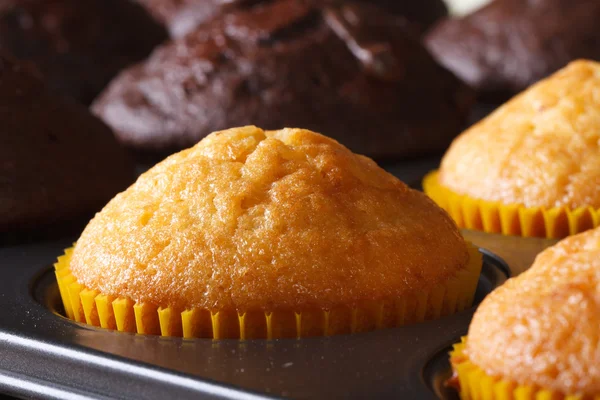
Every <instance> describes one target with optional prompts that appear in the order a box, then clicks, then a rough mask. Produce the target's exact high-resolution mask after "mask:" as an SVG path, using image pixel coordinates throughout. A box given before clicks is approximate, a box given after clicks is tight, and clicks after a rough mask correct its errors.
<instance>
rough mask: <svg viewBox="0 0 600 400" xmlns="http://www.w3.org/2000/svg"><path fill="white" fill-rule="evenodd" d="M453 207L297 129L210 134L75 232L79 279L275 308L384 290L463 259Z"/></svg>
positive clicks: (144, 293) (384, 293) (369, 296)
mask: <svg viewBox="0 0 600 400" xmlns="http://www.w3.org/2000/svg"><path fill="white" fill-rule="evenodd" d="M468 260H469V255H468V252H467V246H466V243H465V242H464V240H463V238H462V237H461V235H460V233H459V232H458V230H457V228H456V226H455V225H454V223H453V222H452V221H451V219H450V218H449V217H448V215H447V214H446V213H445V212H444V211H442V210H441V209H440V208H438V207H437V206H436V205H435V204H433V202H431V201H430V200H429V199H427V198H426V197H425V195H423V194H422V193H420V192H417V191H415V190H412V189H410V188H408V187H407V186H406V185H405V184H403V183H402V182H400V181H399V180H397V179H396V178H394V177H393V176H392V175H390V174H388V173H386V172H385V171H384V170H382V169H381V168H379V167H378V166H377V165H376V164H375V163H374V162H373V161H372V160H370V159H368V158H366V157H363V156H359V155H355V154H353V153H352V152H350V151H349V150H348V149H347V148H345V147H343V146H342V145H340V144H339V143H338V142H336V141H334V140H332V139H329V138H327V137H325V136H322V135H320V134H317V133H314V132H310V131H307V130H302V129H283V130H280V131H273V132H265V131H263V130H261V129H259V128H256V127H252V126H250V127H244V128H235V129H230V130H226V131H222V132H217V133H214V134H212V135H210V136H208V137H207V138H205V139H204V140H202V141H201V142H200V143H198V144H197V145H196V146H194V147H193V148H190V149H188V150H185V151H182V152H180V153H178V154H175V155H173V156H171V157H169V158H167V159H166V160H165V161H163V162H161V163H160V164H158V165H156V166H155V167H154V168H152V169H150V170H149V171H148V172H146V173H145V174H143V175H142V176H141V177H140V178H139V179H138V181H137V182H136V183H135V184H134V185H132V186H131V187H130V188H129V189H128V190H127V191H125V192H123V193H121V194H119V195H117V196H116V197H115V198H114V199H113V200H112V201H111V202H110V203H109V204H108V205H107V206H106V207H105V208H104V209H103V210H102V211H101V212H100V213H98V214H97V215H96V217H95V218H94V219H93V220H92V221H91V222H90V223H89V225H88V226H87V228H86V229H85V231H84V232H83V234H82V236H81V238H80V239H79V241H78V242H77V245H76V247H75V251H74V254H73V258H72V262H71V270H72V273H73V275H74V276H75V278H76V279H77V281H78V282H79V283H81V284H83V285H84V286H86V287H87V288H89V289H96V290H99V291H100V292H102V293H104V294H108V295H115V296H128V297H130V298H132V299H133V300H135V301H141V302H148V303H151V304H154V305H156V306H172V307H178V308H191V307H198V308H206V309H209V310H216V311H218V310H222V309H237V310H244V311H247V310H266V311H268V310H270V309H271V310H272V309H273V308H274V307H277V309H286V308H287V309H293V310H299V311H301V310H302V309H304V308H312V307H315V306H317V307H329V306H335V305H351V304H352V303H355V302H360V301H363V300H378V299H389V298H390V297H394V296H401V295H403V294H406V293H407V292H409V291H413V290H427V289H430V288H433V287H434V286H435V285H437V284H440V283H444V282H446V280H447V279H449V278H451V277H454V276H455V275H456V274H457V273H458V272H459V271H462V270H463V269H464V268H465V267H466V264H467V263H468Z"/></svg>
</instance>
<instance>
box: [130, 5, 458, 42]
mask: <svg viewBox="0 0 600 400" xmlns="http://www.w3.org/2000/svg"><path fill="white" fill-rule="evenodd" d="M136 1H137V2H138V3H140V4H141V5H142V6H144V7H145V8H146V9H148V11H149V12H150V13H151V14H152V15H153V16H154V17H155V18H156V19H157V20H158V21H159V22H160V23H162V24H164V25H165V26H166V27H167V29H168V30H169V32H170V33H171V36H172V37H181V36H184V35H185V34H187V33H190V32H191V31H193V30H194V29H196V28H197V27H198V26H200V25H201V24H202V23H203V22H206V21H208V20H209V19H211V18H212V17H214V16H216V15H218V14H221V13H224V12H230V11H232V10H235V9H240V8H250V7H252V6H255V5H257V4H260V3H266V2H267V1H268V0H136ZM306 1H313V2H315V3H316V2H318V1H321V0H306ZM322 1H329V2H334V1H337V0H322ZM364 1H365V2H367V1H368V2H370V3H372V4H375V5H378V6H381V7H384V8H385V9H386V10H387V11H391V12H393V13H395V14H397V15H401V16H404V17H406V18H407V19H408V20H409V21H410V22H411V23H413V24H415V26H416V27H417V29H420V30H425V29H426V28H427V27H429V26H430V25H431V24H433V23H434V22H435V21H436V20H437V19H439V18H442V17H443V16H445V15H446V14H447V9H446V5H445V4H444V2H443V1H442V0H419V1H410V0H408V1H407V0H364Z"/></svg>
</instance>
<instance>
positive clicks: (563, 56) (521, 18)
mask: <svg viewBox="0 0 600 400" xmlns="http://www.w3.org/2000/svg"><path fill="white" fill-rule="evenodd" d="M598 20H600V2H598V1H597V0H580V1H571V0H536V1H525V0H495V1H493V2H491V3H490V4H489V5H487V6H485V7H484V8H482V9H480V10H478V11H475V12H474V13H472V14H469V15H466V16H464V17H461V18H449V19H446V20H443V21H440V22H439V23H438V24H437V25H436V26H435V27H434V28H433V29H432V31H430V32H429V33H428V35H427V37H426V39H425V41H426V44H427V47H428V48H429V50H430V51H431V52H432V53H433V55H434V56H435V58H436V59H437V60H438V61H439V62H441V63H442V65H444V66H445V67H447V68H448V69H450V70H451V71H453V72H454V73H455V74H456V75H457V76H459V77H460V78H461V79H463V80H464V81H465V82H467V83H469V84H470V85H471V86H473V87H474V88H475V89H477V90H478V92H479V93H480V95H481V96H482V98H483V99H485V100H487V101H496V100H505V99H506V98H508V97H510V96H512V95H513V94H515V93H518V92H520V91H521V90H523V89H525V88H526V87H527V86H529V85H531V84H532V83H535V82H536V81H538V80H540V79H542V78H544V77H546V76H548V75H550V74H551V73H553V72H555V71H557V70H558V69H560V68H562V67H564V66H565V65H566V64H567V63H568V62H570V61H572V60H575V59H578V58H588V59H594V60H598V59H600V30H599V29H598V26H597V22H598Z"/></svg>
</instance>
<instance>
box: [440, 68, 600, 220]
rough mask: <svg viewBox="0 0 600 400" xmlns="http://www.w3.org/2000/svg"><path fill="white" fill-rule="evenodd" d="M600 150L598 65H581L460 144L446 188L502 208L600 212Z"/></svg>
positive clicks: (452, 152)
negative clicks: (566, 208) (514, 205)
mask: <svg viewBox="0 0 600 400" xmlns="http://www.w3.org/2000/svg"><path fill="white" fill-rule="evenodd" d="M599 146H600V64H599V63H596V62H592V61H576V62H573V63H571V64H569V65H568V66H567V67H566V68H564V69H563V70H561V71H559V72H557V73H556V74H555V75H553V76H551V77H550V78H548V79H546V80H544V81H542V82H540V83H538V84H536V85H534V86H532V87H531V88H530V89H528V90H526V91H525V92H523V93H522V94H520V95H519V96H517V97H515V98H514V99H512V100H510V101H509V102H508V103H506V104H505V105H503V106H502V107H500V108H499V109H498V110H496V111H495V112H494V113H492V114H491V115H490V116H489V117H487V118H485V119H484V120H482V121H481V122H479V123H478V124H476V125H474V126H473V127H472V128H470V129H469V130H467V131H466V132H464V133H463V134H462V135H460V136H459V137H458V138H457V139H455V141H454V143H453V144H452V146H451V147H450V149H449V150H448V152H447V153H446V155H445V156H444V159H443V160H442V166H441V168H440V183H441V184H443V185H444V186H446V187H448V188H449V189H451V190H453V191H454V192H457V193H460V194H466V195H469V196H470V197H473V198H477V199H483V200H488V201H500V202H502V203H504V204H523V205H525V206H526V207H537V206H542V207H557V206H569V207H572V208H576V207H584V206H592V207H595V208H600V149H599Z"/></svg>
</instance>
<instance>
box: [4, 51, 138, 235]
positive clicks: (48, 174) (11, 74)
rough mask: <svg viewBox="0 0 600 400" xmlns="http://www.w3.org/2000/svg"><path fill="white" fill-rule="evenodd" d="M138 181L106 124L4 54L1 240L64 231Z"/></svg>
mask: <svg viewBox="0 0 600 400" xmlns="http://www.w3.org/2000/svg"><path fill="white" fill-rule="evenodd" d="M133 179H134V174H133V165H132V163H131V162H130V160H129V159H128V158H127V156H126V153H125V152H124V150H123V149H122V148H121V147H120V146H119V144H118V143H117V141H116V140H115V138H114V137H113V135H112V132H111V131H110V129H109V128H108V127H106V125H104V124H103V123H102V122H101V121H100V120H98V119H97V118H95V117H94V116H93V115H91V114H90V113H89V111H88V110H87V109H86V108H85V107H84V106H82V105H79V104H76V103H75V102H72V101H71V100H64V99H62V98H59V97H55V96H53V95H52V94H49V93H48V91H47V90H46V88H45V87H44V85H43V83H42V82H41V81H40V80H39V79H38V78H37V77H35V76H34V75H32V74H31V73H30V71H28V70H27V68H26V67H25V66H23V65H22V64H19V63H17V62H16V61H14V60H13V59H12V58H8V57H7V56H5V55H0V237H8V236H11V237H12V235H13V234H14V235H16V236H20V234H26V233H27V234H29V233H30V232H31V231H33V230H35V231H42V230H44V228H49V229H50V230H51V231H53V232H54V231H62V224H63V223H64V224H69V223H71V222H73V221H75V220H77V219H78V218H80V217H87V216H88V215H89V214H92V213H93V212H95V211H97V210H98V209H100V208H101V207H102V206H103V205H104V203H106V202H107V201H108V200H109V199H110V198H111V197H112V196H113V195H114V194H115V193H117V192H118V191H120V190H122V189H124V188H126V187H127V185H128V184H129V183H131V182H132V181H133ZM51 224H54V225H52V226H51Z"/></svg>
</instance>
